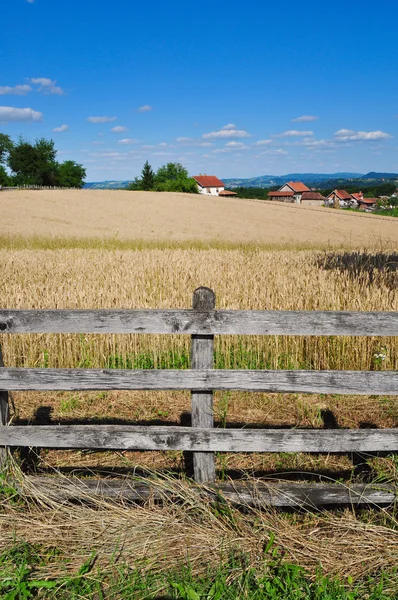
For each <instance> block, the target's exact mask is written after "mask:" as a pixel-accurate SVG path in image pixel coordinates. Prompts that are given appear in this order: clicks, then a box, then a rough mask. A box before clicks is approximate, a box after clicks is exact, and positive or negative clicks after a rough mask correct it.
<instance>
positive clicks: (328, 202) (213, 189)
mask: <svg viewBox="0 0 398 600" xmlns="http://www.w3.org/2000/svg"><path fill="white" fill-rule="evenodd" d="M193 179H194V180H195V181H196V183H197V185H198V192H199V193H200V194H205V195H208V196H222V197H228V196H236V195H237V194H236V192H232V191H230V190H226V189H225V185H224V183H223V182H222V181H221V180H220V179H218V177H216V176H215V175H193ZM393 196H394V197H395V196H396V194H393ZM386 198H387V197H386ZM383 199H384V196H382V197H379V198H365V197H364V195H363V193H362V192H361V191H359V192H355V193H352V194H350V193H349V192H347V191H346V190H333V192H331V193H330V194H329V195H328V196H323V195H322V194H320V193H319V192H318V191H316V190H315V189H311V188H309V187H307V186H306V185H305V184H304V183H302V182H301V181H289V182H288V183H284V184H283V185H282V186H281V187H280V188H279V189H278V190H276V191H270V192H269V193H268V200H270V201H275V202H289V203H293V204H302V205H303V206H327V207H334V208H357V209H359V210H363V211H366V212H371V211H373V210H374V209H375V208H376V207H377V205H378V203H380V200H383Z"/></svg>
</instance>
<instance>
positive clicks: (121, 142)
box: [118, 138, 138, 146]
mask: <svg viewBox="0 0 398 600" xmlns="http://www.w3.org/2000/svg"><path fill="white" fill-rule="evenodd" d="M137 141H138V140H132V139H130V138H124V139H123V140H119V141H118V144H124V145H125V146H127V145H129V144H136V143H137Z"/></svg>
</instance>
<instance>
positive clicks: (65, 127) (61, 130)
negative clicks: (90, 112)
mask: <svg viewBox="0 0 398 600" xmlns="http://www.w3.org/2000/svg"><path fill="white" fill-rule="evenodd" d="M68 129H69V125H61V126H60V127H54V129H53V131H55V132H56V133H62V132H64V131H67V130H68Z"/></svg>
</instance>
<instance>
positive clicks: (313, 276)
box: [0, 249, 398, 473]
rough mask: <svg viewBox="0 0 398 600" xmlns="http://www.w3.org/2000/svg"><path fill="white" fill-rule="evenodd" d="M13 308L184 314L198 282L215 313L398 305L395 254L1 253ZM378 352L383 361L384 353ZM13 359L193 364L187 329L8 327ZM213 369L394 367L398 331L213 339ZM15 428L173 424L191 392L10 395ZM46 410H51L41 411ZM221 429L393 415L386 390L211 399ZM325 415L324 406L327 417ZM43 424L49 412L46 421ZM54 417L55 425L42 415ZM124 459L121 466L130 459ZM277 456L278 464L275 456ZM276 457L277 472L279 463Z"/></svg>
mask: <svg viewBox="0 0 398 600" xmlns="http://www.w3.org/2000/svg"><path fill="white" fill-rule="evenodd" d="M0 261H1V264H2V266H3V278H2V280H1V282H0V296H1V298H2V305H3V307H5V308H59V309H60V308H189V307H190V306H191V303H192V293H193V291H194V289H195V288H196V287H198V286H199V285H206V286H209V287H211V288H212V289H213V290H214V291H215V292H216V297H217V301H216V305H217V307H218V308H232V309H286V310H364V311H373V310H377V311H380V310H385V311H392V310H397V309H398V288H397V285H396V275H397V271H396V265H397V262H398V261H397V255H396V254H393V253H391V254H389V255H387V254H385V253H379V254H377V253H376V254H375V253H368V252H343V253H341V252H337V253H336V252H330V251H295V252H294V251H280V252H277V251H273V252H269V251H263V250H230V251H227V250H194V249H191V250H187V249H185V250H184V249H179V250H170V249H169V250H167V249H162V250H160V249H158V250H156V249H149V250H135V251H132V250H129V251H127V250H124V251H119V250H115V251H105V250H83V249H59V250H27V249H25V250H14V251H12V250H4V249H3V250H0ZM380 352H382V353H383V356H385V358H384V359H383V361H379V359H377V355H378V354H379V353H380ZM3 353H4V361H5V364H6V365H8V366H16V367H18V366H30V367H40V366H41V367H43V366H45V367H53V368H55V367H70V368H73V367H85V368H91V367H97V368H104V367H107V368H187V367H189V365H190V356H189V354H190V339H189V336H183V335H174V336H173V335H164V336H160V335H77V334H76V335H59V334H57V335H55V334H54V335H4V337H3ZM215 363H216V368H227V369H228V368H238V369H245V368H252V369H256V368H258V369H262V368H272V369H292V368H293V369H301V368H307V369H380V368H381V369H397V368H398V345H397V340H396V338H364V337H355V338H348V337H333V338H332V337H308V336H307V337H289V336H216V340H215ZM13 404H14V419H16V420H20V421H21V422H38V423H40V422H42V423H44V422H55V423H57V422H65V423H67V422H82V421H84V420H87V419H89V420H94V421H97V422H98V421H100V422H116V421H115V419H116V420H120V419H122V420H123V419H124V420H126V421H128V422H132V423H133V422H134V423H145V422H147V423H149V422H150V423H158V424H159V423H163V424H178V423H181V422H183V419H184V418H186V417H184V415H187V414H188V413H189V411H190V397H189V393H188V392H174V393H172V392H109V393H86V394H71V393H64V394H49V393H25V394H23V393H20V394H14V395H13ZM43 407H44V411H43ZM215 411H216V421H217V423H218V424H219V425H223V424H224V425H225V424H226V423H227V422H229V423H232V422H234V423H240V424H241V426H244V425H246V424H249V423H252V424H256V425H264V424H265V425H268V426H270V425H281V426H283V425H284V426H295V425H296V426H297V425H300V426H312V427H314V426H315V427H319V426H323V425H324V422H325V423H326V421H325V418H326V417H325V415H328V414H329V416H330V414H333V415H334V419H335V420H337V422H338V423H339V425H340V426H345V427H361V426H362V424H363V423H365V422H366V423H373V424H375V425H376V426H379V427H394V426H396V425H397V423H398V413H397V410H396V403H395V402H394V399H392V398H384V399H379V398H374V397H362V398H360V397H348V398H347V397H321V396H316V395H314V396H311V395H302V394H290V395H289V394H284V395H278V394H253V393H246V394H242V393H238V392H231V393H227V394H226V393H216V396H215ZM325 411H326V412H325ZM43 419H44V420H43ZM46 419H47V421H46ZM47 460H50V461H51V462H52V464H55V465H57V466H62V465H65V464H70V462H72V464H74V465H77V466H79V465H80V466H84V465H93V464H95V465H97V466H98V465H101V466H103V467H105V466H117V465H118V466H120V465H122V464H129V465H137V464H141V465H142V464H144V465H145V466H147V467H148V466H149V467H151V468H163V467H167V466H170V465H172V466H174V467H175V468H182V466H181V460H182V454H181V453H174V454H173V453H168V454H167V455H166V454H165V453H156V452H154V453H146V454H145V455H138V454H137V453H123V457H121V455H120V453H119V454H116V453H102V454H101V455H95V454H92V453H89V454H87V453H74V454H73V456H72V457H71V456H70V454H68V453H65V452H64V453H55V452H53V453H49V455H48V456H47ZM220 460H224V461H225V462H224V465H226V464H228V468H238V467H239V468H242V469H243V468H244V469H248V470H253V469H256V470H259V469H260V470H261V469H262V470H269V469H271V470H273V469H277V470H280V469H281V468H282V469H286V468H289V469H293V468H295V469H299V468H300V461H302V457H300V456H299V455H294V456H293V455H292V456H290V457H289V458H288V459H287V458H285V459H284V461H282V463H281V462H280V459H278V457H275V456H271V455H257V456H253V455H246V456H240V457H238V456H236V455H235V456H231V457H227V458H225V457H224V458H220ZM325 460H326V461H327V464H328V468H335V469H339V470H341V469H345V470H346V473H349V472H350V468H351V467H350V462H349V460H348V459H347V458H341V457H340V458H339V459H337V458H331V457H327V458H326V459H325V458H324V457H308V458H307V459H306V465H307V468H308V466H310V467H311V468H312V469H313V470H316V469H320V468H323V467H324V466H325V464H324V461H325ZM126 461H127V462H126ZM278 461H279V462H278ZM278 465H279V466H278Z"/></svg>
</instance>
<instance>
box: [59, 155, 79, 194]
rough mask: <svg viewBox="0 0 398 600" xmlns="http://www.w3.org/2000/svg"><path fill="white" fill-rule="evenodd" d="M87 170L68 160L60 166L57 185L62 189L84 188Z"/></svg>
mask: <svg viewBox="0 0 398 600" xmlns="http://www.w3.org/2000/svg"><path fill="white" fill-rule="evenodd" d="M85 178H86V169H85V168H84V167H83V165H79V164H78V163H76V162H75V161H74V160H66V161H65V162H63V163H61V164H60V165H58V169H57V184H56V185H59V186H60V187H77V188H81V187H83V184H84V180H85Z"/></svg>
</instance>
